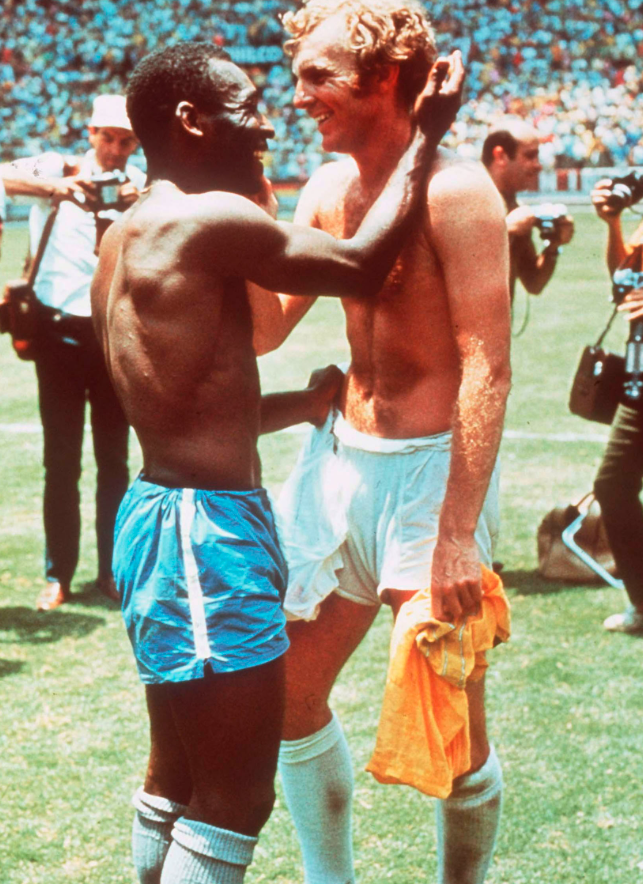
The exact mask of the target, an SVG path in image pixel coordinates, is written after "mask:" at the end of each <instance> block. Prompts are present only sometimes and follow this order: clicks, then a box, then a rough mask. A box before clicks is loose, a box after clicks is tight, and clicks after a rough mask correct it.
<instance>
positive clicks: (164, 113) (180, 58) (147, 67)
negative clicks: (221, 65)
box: [127, 41, 231, 155]
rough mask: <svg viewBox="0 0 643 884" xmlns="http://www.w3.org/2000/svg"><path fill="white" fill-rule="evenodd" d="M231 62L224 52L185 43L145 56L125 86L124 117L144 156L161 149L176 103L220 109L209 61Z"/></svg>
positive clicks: (194, 43)
mask: <svg viewBox="0 0 643 884" xmlns="http://www.w3.org/2000/svg"><path fill="white" fill-rule="evenodd" d="M211 59H214V60H215V61H231V59H230V56H229V55H228V53H227V52H225V51H224V50H223V49H220V48H219V47H218V46H215V45H214V44H212V43H205V42H203V41H185V42H181V43H176V44H175V45H173V46H168V47H166V48H165V49H159V50H157V51H156V52H152V53H151V54H150V55H146V56H145V58H143V59H142V60H141V61H140V62H139V64H138V65H137V66H136V67H135V68H134V71H133V72H132V75H131V77H130V79H129V82H128V84H127V114H128V116H129V118H130V121H131V123H132V128H133V129H134V133H135V135H136V137H137V138H138V140H139V141H140V142H141V146H142V147H143V150H144V152H145V154H146V155H149V154H150V153H152V154H153V153H158V152H159V150H163V146H164V144H165V143H166V139H167V135H168V133H169V130H170V126H171V123H172V119H173V117H174V112H175V110H176V106H177V104H179V102H181V101H190V102H193V103H194V104H195V105H197V106H198V107H199V108H201V109H202V110H212V111H216V110H217V109H218V108H219V107H220V103H219V101H218V95H217V92H216V89H213V88H212V78H211V75H210V69H209V65H208V62H209V61H210V60H211Z"/></svg>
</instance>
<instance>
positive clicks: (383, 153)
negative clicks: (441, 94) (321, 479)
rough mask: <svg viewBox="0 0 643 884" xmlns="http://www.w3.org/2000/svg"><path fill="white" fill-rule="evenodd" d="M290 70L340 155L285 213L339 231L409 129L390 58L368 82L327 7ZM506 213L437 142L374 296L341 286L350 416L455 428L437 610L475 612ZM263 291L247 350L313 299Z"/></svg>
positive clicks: (503, 383)
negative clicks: (415, 209) (418, 198)
mask: <svg viewBox="0 0 643 884" xmlns="http://www.w3.org/2000/svg"><path fill="white" fill-rule="evenodd" d="M293 72H294V75H295V78H296V81H297V86H296V92H295V106H296V107H299V108H301V109H303V110H305V111H306V112H307V113H308V114H309V115H310V116H311V117H313V118H314V119H315V120H316V121H317V124H318V128H319V132H320V133H321V135H322V144H323V147H324V148H325V149H326V150H332V151H336V152H339V153H346V154H349V155H350V157H351V159H349V160H343V161H341V162H339V163H333V164H330V165H328V166H325V167H322V168H321V169H319V170H318V171H317V172H316V173H315V174H314V175H313V177H312V178H311V180H310V182H309V183H308V185H307V186H306V188H305V189H304V191H303V194H302V196H301V198H300V203H299V206H298V209H297V212H296V215H295V223H297V224H308V225H310V226H311V227H317V228H319V229H322V230H326V231H328V232H332V233H333V234H334V235H336V236H340V237H341V236H350V235H351V233H352V231H353V230H354V228H355V226H356V225H357V224H358V223H359V220H360V218H361V217H362V216H363V214H364V212H365V211H366V210H367V209H368V207H369V206H370V205H371V203H372V202H373V200H374V199H375V198H376V197H377V195H378V193H379V192H380V191H381V188H382V186H383V184H384V181H385V180H386V177H387V175H388V174H389V172H390V170H391V169H392V168H394V167H395V163H396V162H397V160H398V158H399V157H400V156H401V154H402V152H403V151H404V150H405V148H406V145H407V144H408V143H409V140H410V139H411V137H412V134H413V118H412V116H411V114H410V112H409V111H408V109H407V108H406V107H404V105H403V104H402V103H401V102H400V101H399V100H398V93H397V83H398V76H399V68H398V67H397V66H395V65H388V66H383V67H382V69H380V70H378V72H377V74H375V75H373V76H371V78H370V80H368V82H366V83H365V82H364V80H363V79H362V78H361V76H360V72H359V69H358V64H357V58H356V55H355V53H354V52H353V51H352V50H351V48H350V46H349V45H348V42H347V36H346V25H345V21H344V20H343V18H342V16H341V15H337V16H331V17H329V18H328V19H325V20H324V21H322V23H321V24H320V25H318V26H317V27H315V28H314V29H313V30H312V31H311V32H309V33H308V34H307V35H306V37H305V38H304V39H303V40H302V41H301V42H300V44H299V46H298V50H297V54H296V55H295V58H294V61H293ZM504 215H505V212H504V207H503V204H502V200H501V197H500V195H499V193H498V191H497V189H496V188H495V187H494V185H493V183H492V182H491V180H490V179H489V176H488V175H487V173H486V171H485V169H484V168H483V167H482V166H481V165H478V164H475V163H468V162H464V161H459V160H456V159H453V158H450V157H449V156H448V155H446V154H439V158H438V160H437V161H436V162H435V163H434V164H433V165H432V167H431V170H430V175H429V179H428V186H427V190H426V208H425V210H424V213H423V217H422V218H421V220H420V221H419V222H418V223H417V224H416V226H415V227H414V228H413V229H412V230H411V232H410V233H409V235H408V237H407V240H406V243H405V245H404V246H403V247H402V251H401V253H400V255H399V258H398V261H397V263H396V265H395V266H394V268H393V270H392V271H391V273H390V274H389V276H388V278H387V279H386V281H385V283H384V285H383V286H382V288H381V289H380V291H379V293H378V295H377V296H376V297H375V298H374V299H373V300H372V301H371V303H370V304H368V305H367V304H365V303H364V304H358V303H356V302H355V301H354V299H352V298H346V297H344V298H343V299H342V304H343V307H344V310H345V314H346V330H347V335H348V339H349V342H350V346H351V358H352V365H351V369H350V371H349V373H348V376H347V378H346V382H345V385H344V390H343V395H342V400H341V407H342V410H343V412H344V414H345V416H346V417H347V419H348V421H349V422H350V423H351V424H352V425H353V426H355V427H356V429H358V430H361V431H362V432H365V433H370V434H372V435H375V436H383V437H389V438H391V437H392V438H405V437H414V436H423V435H431V434H433V433H440V432H443V431H445V430H447V429H449V428H451V429H452V430H453V440H452V454H451V468H450V474H449V480H448V484H447V490H446V498H445V501H444V504H443V507H442V511H441V517H440V526H439V537H438V541H437V547H436V550H435V554H434V557H433V568H432V596H433V602H434V611H435V613H436V616H438V617H449V618H450V617H458V616H460V615H461V614H463V613H464V614H468V613H473V612H474V611H476V610H477V607H478V604H479V601H480V598H481V579H480V573H481V572H480V562H479V556H478V551H477V547H476V543H475V540H474V536H473V535H474V530H475V526H476V523H477V520H478V516H479V514H480V511H481V508H482V504H483V502H484V497H485V494H486V491H487V487H488V483H489V479H490V476H491V472H492V470H493V465H494V463H495V460H496V456H497V452H498V446H499V443H500V437H501V432H502V423H503V418H504V409H505V401H506V397H507V394H508V390H509V383H510V368H509V339H510V310H509V286H508V280H509V264H508V245H507V231H506V225H505V219H504ZM268 300H269V299H267V298H265V299H263V303H262V299H260V298H256V299H255V302H254V304H253V309H254V307H255V305H256V307H257V330H256V334H255V345H256V347H257V349H258V352H265V351H267V350H269V349H273V348H274V347H276V346H278V345H279V344H280V343H281V342H282V341H283V340H284V338H285V337H286V336H287V334H288V333H289V331H290V330H291V329H292V328H293V327H294V325H296V323H297V322H298V321H299V319H300V318H301V317H302V316H303V315H304V313H305V312H306V310H307V309H309V307H310V306H311V303H312V302H311V301H310V300H308V303H305V302H304V303H302V302H301V301H297V302H295V301H293V299H292V298H288V297H285V296H281V298H280V304H279V305H278V306H275V303H274V300H273V301H272V303H271V305H270V306H267V303H268ZM391 588H392V589H395V587H391ZM418 588H419V587H418Z"/></svg>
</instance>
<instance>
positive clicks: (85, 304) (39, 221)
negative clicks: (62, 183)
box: [15, 150, 145, 316]
mask: <svg viewBox="0 0 643 884" xmlns="http://www.w3.org/2000/svg"><path fill="white" fill-rule="evenodd" d="M15 165H16V166H17V167H18V168H20V166H21V165H24V166H26V167H28V168H29V171H30V172H31V173H32V174H34V175H37V176H38V177H42V178H62V177H64V170H65V157H63V156H62V155H61V154H58V153H44V154H41V155H40V156H39V157H35V158H30V159H28V160H17V161H16V162H15ZM102 171H103V170H102V169H101V168H100V167H99V166H98V165H97V163H96V160H95V157H94V151H93V150H89V151H87V153H86V154H85V156H84V158H83V160H82V161H81V164H80V174H81V175H83V176H85V177H88V178H89V177H91V176H92V175H97V174H100V173H102ZM125 173H126V175H127V177H128V178H129V179H130V180H131V181H132V183H133V184H134V185H135V186H136V187H137V188H138V189H139V190H141V189H142V188H143V187H144V186H145V174H144V173H143V172H141V170H140V169H138V168H137V167H136V166H133V165H132V164H131V163H128V164H127V166H126V168H125ZM22 199H24V197H23V198H22ZM29 201H30V202H33V201H34V200H33V198H31V199H30V200H29ZM50 211H51V205H50V203H49V200H45V199H35V204H34V205H33V207H32V209H31V212H30V214H29V236H30V242H31V254H32V255H35V253H36V250H37V248H38V243H39V242H40V237H41V236H42V231H43V228H44V226H45V222H46V221H47V217H48V216H49V212H50ZM110 214H112V213H110ZM113 214H114V216H115V217H118V213H113ZM95 247H96V222H95V220H94V215H93V214H92V213H91V212H86V211H84V210H83V209H81V208H80V207H79V206H77V205H75V204H74V203H73V202H71V201H69V200H63V202H62V203H61V204H60V208H59V210H58V215H57V217H56V222H55V224H54V227H53V230H52V232H51V236H50V237H49V242H48V243H47V248H46V250H45V254H44V256H43V259H42V263H41V265H40V269H39V271H38V275H37V277H36V282H35V286H34V288H35V291H36V296H37V298H38V300H39V301H41V302H42V303H43V304H46V305H47V306H48V307H53V308H54V309H56V310H61V311H63V312H64V313H71V314H73V315H74V316H90V315H91V302H90V297H89V291H90V285H91V281H92V276H93V275H94V271H95V270H96V266H97V264H98V258H97V256H96V255H95V254H94V249H95Z"/></svg>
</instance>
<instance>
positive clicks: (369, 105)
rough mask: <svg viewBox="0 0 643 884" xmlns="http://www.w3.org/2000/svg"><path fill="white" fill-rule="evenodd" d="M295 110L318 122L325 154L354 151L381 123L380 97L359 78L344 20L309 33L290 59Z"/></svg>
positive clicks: (335, 19)
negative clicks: (291, 59)
mask: <svg viewBox="0 0 643 884" xmlns="http://www.w3.org/2000/svg"><path fill="white" fill-rule="evenodd" d="M293 74H294V77H295V81H296V90H295V100H294V104H295V107H298V108H301V109H303V110H305V111H306V112H307V113H308V114H309V116H311V117H313V119H315V120H316V121H317V126H318V128H319V131H320V133H321V135H322V146H323V148H324V150H327V151H336V152H338V153H353V152H354V151H355V150H356V149H359V147H360V145H363V143H364V141H365V139H367V138H368V137H369V134H370V132H372V131H373V127H374V126H376V125H377V123H378V122H381V97H380V95H379V94H378V92H377V91H376V90H374V89H369V88H368V86H367V85H366V84H365V83H364V82H363V78H360V72H359V69H358V63H357V56H356V54H355V53H354V52H352V51H351V50H350V49H349V48H348V45H347V39H346V22H345V21H344V19H343V18H342V16H339V15H337V16H333V17H332V18H329V19H326V21H324V22H322V23H321V24H320V25H318V26H317V27H316V28H315V29H314V30H312V31H311V32H310V33H309V34H307V35H306V36H305V37H304V38H303V39H302V40H301V43H300V45H299V49H298V52H297V54H296V56H295V58H294V61H293Z"/></svg>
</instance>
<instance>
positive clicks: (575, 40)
mask: <svg viewBox="0 0 643 884" xmlns="http://www.w3.org/2000/svg"><path fill="white" fill-rule="evenodd" d="M295 5H296V4H295V3H294V2H289V0H252V2H229V0H220V2H217V3H215V4H212V3H210V2H206V0H155V2H154V3H139V4H132V3H129V2H127V0H69V2H67V0H5V3H4V4H3V7H2V11H1V13H0V91H1V94H2V100H1V102H0V130H1V135H0V145H1V148H0V153H1V155H2V158H3V159H9V158H13V157H16V156H22V155H33V154H36V153H38V152H40V151H42V150H46V149H56V150H61V149H62V150H65V151H69V152H73V151H75V150H76V149H78V148H79V147H80V145H82V143H83V141H84V132H85V125H86V121H87V119H88V117H89V111H90V102H91V97H92V96H94V95H95V94H96V93H97V92H118V91H122V89H123V86H124V83H125V80H126V79H127V76H128V74H129V73H130V71H131V70H132V68H133V67H134V65H135V64H136V62H137V61H138V60H139V59H140V58H141V57H142V56H143V55H145V54H146V53H148V52H150V51H151V50H153V49H155V48H157V47H161V46H164V45H166V44H167V43H169V42H173V41H176V40H181V39H204V40H213V41H214V42H216V43H217V44H219V45H221V46H223V47H224V48H226V49H227V50H228V51H229V52H230V53H231V55H232V57H233V58H234V60H235V61H237V62H238V63H240V64H243V65H244V66H245V67H246V69H247V70H248V71H249V73H250V74H251V76H253V78H254V79H255V81H256V82H257V83H258V84H260V85H261V86H262V88H263V100H264V103H265V109H266V112H267V114H268V116H269V117H270V120H271V122H272V123H273V125H274V127H275V130H276V133H277V139H276V147H275V150H274V151H273V152H272V154H271V156H270V158H269V160H268V172H269V174H271V175H272V177H273V178H274V179H275V180H281V181H302V180H305V179H306V178H308V177H309V175H310V174H311V172H312V171H313V170H314V168H315V167H316V166H317V165H318V164H319V163H320V162H321V161H322V159H323V155H322V154H321V152H320V149H319V142H318V137H317V132H316V127H315V125H314V123H313V122H312V121H311V120H309V119H308V118H307V117H306V116H305V115H304V114H301V113H299V112H297V111H295V110H294V109H293V108H292V104H291V102H292V91H291V90H292V81H291V76H290V70H289V66H288V62H287V59H285V58H284V55H283V51H282V48H281V43H282V31H281V27H280V24H279V18H278V17H279V14H280V13H282V12H284V11H286V10H287V9H291V8H293V7H294V6H295ZM428 6H429V11H430V15H431V17H432V19H433V21H434V22H435V26H436V30H437V34H438V41H439V46H440V49H441V50H442V51H447V50H449V49H450V48H453V47H458V48H460V49H461V50H462V52H463V55H464V58H465V60H466V63H467V67H468V72H469V73H468V91H467V99H468V100H467V102H466V104H465V106H464V107H463V109H462V110H461V112H460V115H459V117H458V120H457V122H456V123H455V125H454V127H453V130H452V132H451V133H450V134H449V136H448V138H447V143H448V144H449V146H451V147H452V148H453V149H455V150H457V151H458V153H461V154H464V155H465V156H475V157H479V155H480V147H481V144H482V140H483V139H484V136H485V134H486V133H487V131H488V129H489V126H491V125H493V124H495V123H496V122H498V121H499V120H500V119H501V118H502V116H503V115H504V114H506V113H512V114H518V115H519V116H522V117H524V118H526V119H529V120H530V121H531V122H532V123H533V124H534V125H535V126H536V128H537V129H538V130H539V131H540V132H541V133H542V135H543V139H544V143H543V147H542V149H541V157H542V160H543V162H544V165H545V167H546V168H548V169H554V168H556V169H565V168H570V169H571V168H581V167H596V166H612V165H624V164H632V165H643V145H642V142H643V99H642V98H641V97H640V93H641V87H642V85H643V83H642V79H643V77H642V74H641V62H642V60H643V0H522V2H521V0H487V3H486V4H480V3H478V2H477V0H449V2H446V0H435V2H433V3H430V4H428Z"/></svg>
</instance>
